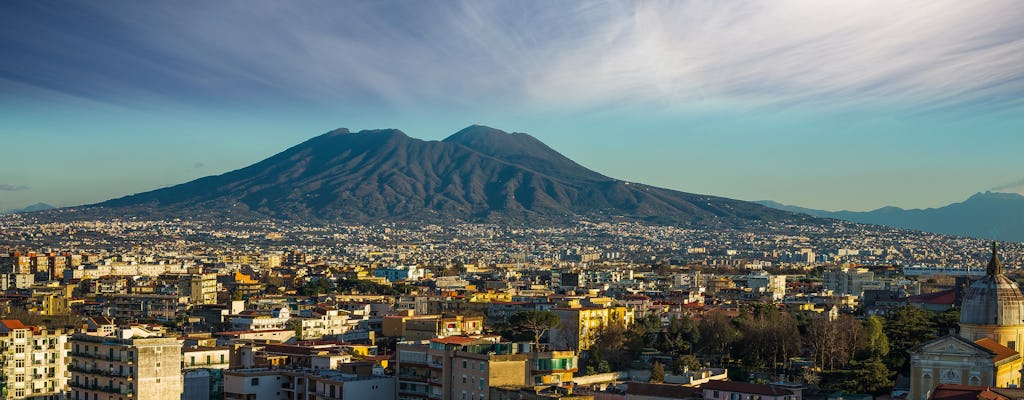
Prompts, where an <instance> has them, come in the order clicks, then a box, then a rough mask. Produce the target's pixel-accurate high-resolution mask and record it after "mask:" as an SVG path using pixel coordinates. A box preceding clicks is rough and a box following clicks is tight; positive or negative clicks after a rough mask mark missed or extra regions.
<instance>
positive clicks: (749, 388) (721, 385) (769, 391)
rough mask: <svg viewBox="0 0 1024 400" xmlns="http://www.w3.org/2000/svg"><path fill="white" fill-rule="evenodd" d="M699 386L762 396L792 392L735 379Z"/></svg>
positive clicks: (787, 394) (789, 394) (786, 394)
mask: <svg viewBox="0 0 1024 400" xmlns="http://www.w3.org/2000/svg"><path fill="white" fill-rule="evenodd" d="M700 388H701V389H703V390H721V391H723V392H736V393H748V394H759V395H764V396H791V395H793V394H794V393H793V391H792V390H789V389H784V388H780V387H776V386H771V385H759V384H756V383H746V382H736V381H711V382H708V383H705V384H703V385H701V387H700Z"/></svg>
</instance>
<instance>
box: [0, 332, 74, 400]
mask: <svg viewBox="0 0 1024 400" xmlns="http://www.w3.org/2000/svg"><path fill="white" fill-rule="evenodd" d="M67 364H68V336H67V333H66V332H64V331H61V330H47V329H46V328H44V327H38V326H29V325H25V324H23V323H22V322H21V321H18V320H10V319H6V320H0V400H15V399H17V400H21V399H27V400H62V399H64V398H65V397H64V392H65V391H66V390H67V381H68V379H67Z"/></svg>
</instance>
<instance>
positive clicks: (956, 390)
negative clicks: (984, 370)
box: [928, 383, 1010, 400]
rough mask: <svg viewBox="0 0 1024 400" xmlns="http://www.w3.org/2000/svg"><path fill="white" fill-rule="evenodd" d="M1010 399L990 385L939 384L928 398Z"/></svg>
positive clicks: (935, 399)
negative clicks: (994, 390)
mask: <svg viewBox="0 0 1024 400" xmlns="http://www.w3.org/2000/svg"><path fill="white" fill-rule="evenodd" d="M978 399H984V400H1009V399H1010V398H1009V397H1006V396H1003V395H1001V394H999V393H996V392H993V391H992V388H990V387H988V386H969V385H951V384H948V383H942V384H939V386H937V387H936V388H935V390H933V391H932V394H931V396H929V397H928V400H978Z"/></svg>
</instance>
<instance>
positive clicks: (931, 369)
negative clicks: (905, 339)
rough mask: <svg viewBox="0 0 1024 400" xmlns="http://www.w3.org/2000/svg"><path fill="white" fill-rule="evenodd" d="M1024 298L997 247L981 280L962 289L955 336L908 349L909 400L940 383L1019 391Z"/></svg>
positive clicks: (922, 398) (919, 398)
mask: <svg viewBox="0 0 1024 400" xmlns="http://www.w3.org/2000/svg"><path fill="white" fill-rule="evenodd" d="M1022 335H1024V294H1022V293H1021V290H1020V287H1018V286H1017V284H1016V283H1015V282H1013V281H1012V280H1010V279H1009V278H1007V277H1006V276H1005V275H1003V266H1002V263H1000V261H999V255H998V249H997V247H996V245H995V243H993V244H992V258H991V259H990V260H989V262H988V270H987V273H986V275H985V277H983V278H981V279H979V280H978V281H976V282H974V283H973V284H971V286H970V287H968V288H967V289H966V290H965V291H964V299H963V303H962V305H961V311H960V334H959V336H955V335H950V336H944V337H941V338H938V339H935V340H932V341H930V342H927V343H924V344H921V345H920V346H918V347H916V348H914V349H912V350H911V351H910V395H909V398H908V400H925V399H927V398H928V397H929V396H930V395H931V393H932V391H933V390H934V389H935V387H936V386H938V385H939V384H942V383H947V384H958V385H974V386H995V387H1020V385H1021V367H1022V358H1021V355H1020V350H1019V349H1020V345H1021V343H1022V340H1024V336H1022Z"/></svg>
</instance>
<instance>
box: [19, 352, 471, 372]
mask: <svg viewBox="0 0 1024 400" xmlns="http://www.w3.org/2000/svg"><path fill="white" fill-rule="evenodd" d="M19 353H20V351H19ZM462 368H466V360H462Z"/></svg>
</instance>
